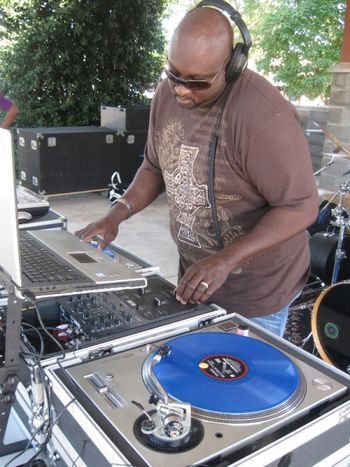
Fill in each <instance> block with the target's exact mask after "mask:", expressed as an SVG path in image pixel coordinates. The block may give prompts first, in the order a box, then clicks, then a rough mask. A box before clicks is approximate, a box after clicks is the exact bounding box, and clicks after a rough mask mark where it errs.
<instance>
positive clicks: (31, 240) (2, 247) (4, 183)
mask: <svg viewBox="0 0 350 467" xmlns="http://www.w3.org/2000/svg"><path fill="white" fill-rule="evenodd" d="M0 148H1V149H0V164H1V170H0V186H1V191H2V196H1V199H0V218H1V229H0V272H1V273H2V277H3V279H4V280H7V281H11V282H12V283H13V284H14V285H15V286H16V287H17V288H18V290H20V291H21V292H22V293H23V294H24V295H28V296H31V297H34V298H35V299H40V298H48V297H57V296H62V295H73V294H80V293H86V292H104V291H108V290H121V289H134V288H139V287H146V286H147V280H146V279H145V278H144V277H142V276H140V275H139V274H138V273H136V272H135V271H134V270H132V269H129V268H128V267H127V266H126V265H125V264H123V263H120V262H116V261H115V260H113V258H111V257H109V256H108V255H106V254H105V253H103V252H102V251H101V250H97V249H95V248H94V247H92V246H91V245H90V244H88V243H86V242H84V241H83V240H81V239H79V238H78V237H76V236H75V235H73V234H72V233H69V232H67V231H65V230H42V231H40V230H35V231H27V232H22V231H21V232H19V230H18V221H17V202H16V178H15V171H14V159H13V140H12V135H11V133H10V131H9V130H3V129H0ZM28 250H29V251H28Z"/></svg>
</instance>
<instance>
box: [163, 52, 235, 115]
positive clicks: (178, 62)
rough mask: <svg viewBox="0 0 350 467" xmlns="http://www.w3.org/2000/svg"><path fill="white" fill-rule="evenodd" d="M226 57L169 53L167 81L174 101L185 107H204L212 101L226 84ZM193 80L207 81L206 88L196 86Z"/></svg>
mask: <svg viewBox="0 0 350 467" xmlns="http://www.w3.org/2000/svg"><path fill="white" fill-rule="evenodd" d="M191 55H192V54H191ZM227 61H228V59H226V60H225V59H220V58H218V59H213V58H210V59H205V58H204V59H200V57H198V58H197V59H196V60H193V59H189V58H188V57H187V59H186V53H182V54H181V55H180V54H176V53H169V61H168V68H167V70H168V71H169V72H170V74H171V75H172V76H173V77H175V78H178V79H179V82H175V80H174V78H172V76H171V75H170V74H168V82H169V86H170V89H171V91H172V93H173V94H174V96H175V99H176V102H177V103H178V104H179V105H180V106H181V107H183V108H185V109H194V108H196V107H205V106H206V105H209V104H210V103H212V102H214V101H215V100H216V99H217V98H218V97H219V96H220V94H221V93H222V91H223V90H224V88H225V86H226V79H225V67H226V64H227ZM181 80H190V81H189V83H188V84H187V85H186V83H181ZM193 80H194V81H197V80H199V81H202V82H203V81H205V82H207V86H208V87H207V89H201V88H200V86H196V83H195V82H193Z"/></svg>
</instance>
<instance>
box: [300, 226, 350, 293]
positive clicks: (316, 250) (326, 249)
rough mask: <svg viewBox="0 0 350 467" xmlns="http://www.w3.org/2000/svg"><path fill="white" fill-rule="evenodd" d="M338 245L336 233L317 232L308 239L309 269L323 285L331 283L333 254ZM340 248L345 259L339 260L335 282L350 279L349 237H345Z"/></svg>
mask: <svg viewBox="0 0 350 467" xmlns="http://www.w3.org/2000/svg"><path fill="white" fill-rule="evenodd" d="M337 244H338V234H337V233H334V232H333V233H327V232H319V233H316V234H315V235H313V236H312V237H310V239H309V245H310V269H311V272H312V273H313V274H314V275H315V276H317V277H319V278H320V279H321V280H322V281H323V282H324V283H325V284H330V283H331V282H332V275H333V267H334V259H335V252H336V249H337ZM342 248H343V249H344V251H345V258H344V259H342V260H341V263H340V268H339V274H338V277H337V278H336V281H338V282H339V281H343V280H347V279H350V264H349V263H350V261H349V258H350V237H349V236H348V235H345V237H344V240H343V245H342Z"/></svg>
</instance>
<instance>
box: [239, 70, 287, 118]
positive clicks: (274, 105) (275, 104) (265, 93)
mask: <svg viewBox="0 0 350 467" xmlns="http://www.w3.org/2000/svg"><path fill="white" fill-rule="evenodd" d="M232 97H233V98H234V99H237V102H241V101H242V103H244V102H246V103H247V104H249V105H247V106H246V108H247V109H248V110H251V109H254V110H256V109H264V110H265V111H267V110H270V111H271V112H272V113H278V112H293V113H294V112H295V108H294V106H293V105H292V104H291V103H290V102H289V101H288V100H287V99H286V98H285V97H284V96H283V95H282V94H281V92H280V91H279V90H278V89H277V87H276V86H274V85H273V84H272V83H271V82H270V81H268V80H267V79H266V78H264V77H263V76H261V75H259V74H258V73H256V72H255V71H253V70H250V69H247V70H245V71H244V72H243V73H242V75H241V77H240V78H239V80H238V82H237V89H236V92H235V86H234V88H233V92H232Z"/></svg>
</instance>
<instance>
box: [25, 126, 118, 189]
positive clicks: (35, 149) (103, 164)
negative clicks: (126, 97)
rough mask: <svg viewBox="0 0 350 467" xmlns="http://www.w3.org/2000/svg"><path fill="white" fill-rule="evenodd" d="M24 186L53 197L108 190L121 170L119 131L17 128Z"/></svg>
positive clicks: (73, 128) (75, 128) (106, 129)
mask: <svg viewBox="0 0 350 467" xmlns="http://www.w3.org/2000/svg"><path fill="white" fill-rule="evenodd" d="M17 135H18V138H17V148H18V167H19V177H20V180H21V184H22V185H23V186H24V187H26V188H28V189H29V190H32V191H34V192H36V193H40V194H45V195H52V194H61V193H73V192H80V191H92V190H104V189H107V186H108V183H109V182H110V177H111V174H112V173H113V172H114V171H115V170H119V168H120V167H119V165H120V161H119V153H118V147H119V141H118V132H117V131H115V130H112V129H108V128H101V127H97V126H96V127H94V126H87V127H51V128H44V127H40V128H18V129H17Z"/></svg>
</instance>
